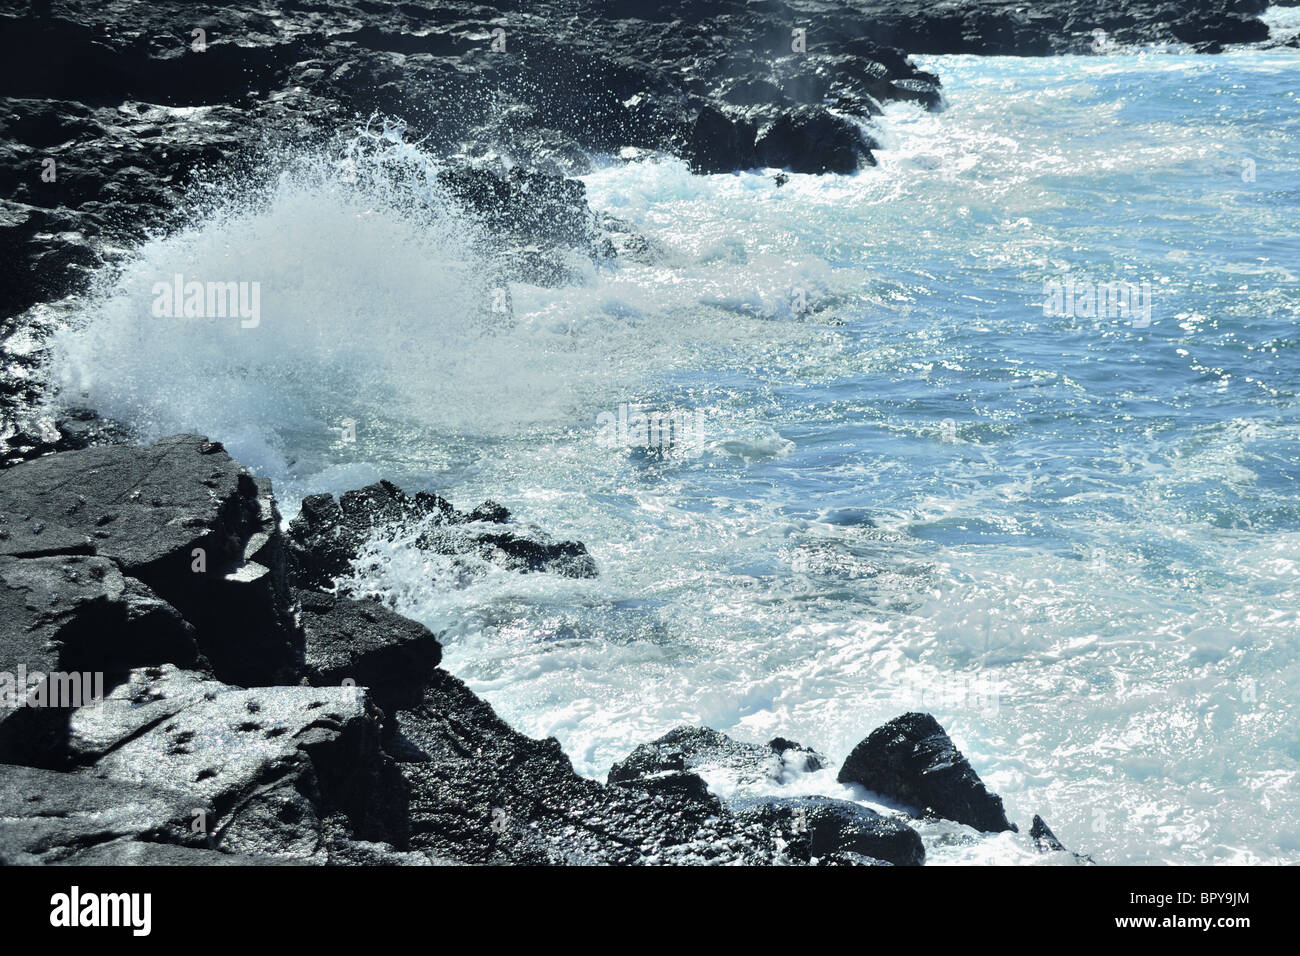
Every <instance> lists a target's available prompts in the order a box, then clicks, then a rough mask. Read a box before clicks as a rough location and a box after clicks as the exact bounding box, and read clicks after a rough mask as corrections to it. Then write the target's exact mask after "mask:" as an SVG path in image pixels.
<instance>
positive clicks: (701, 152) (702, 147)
mask: <svg viewBox="0 0 1300 956" xmlns="http://www.w3.org/2000/svg"><path fill="white" fill-rule="evenodd" d="M756 133H757V127H756V126H755V124H754V122H753V121H752V120H749V119H745V118H743V117H731V116H728V115H727V114H726V113H724V112H723V111H722V110H720V109H718V108H716V107H713V106H706V107H705V108H704V109H702V110H700V115H699V116H698V117H697V118H696V120H695V123H694V125H693V126H692V127H691V133H690V137H689V138H688V140H687V143H686V149H685V154H686V159H687V161H688V162H689V163H690V164H691V168H692V169H693V170H694V171H695V172H697V173H729V172H731V171H733V170H737V169H750V168H751V167H754V166H757V165H758V154H757V153H756V152H755V151H754V137H755V135H756Z"/></svg>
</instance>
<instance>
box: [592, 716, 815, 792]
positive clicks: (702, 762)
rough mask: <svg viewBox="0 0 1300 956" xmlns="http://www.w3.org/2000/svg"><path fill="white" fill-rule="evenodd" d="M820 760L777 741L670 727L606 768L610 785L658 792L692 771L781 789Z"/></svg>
mask: <svg viewBox="0 0 1300 956" xmlns="http://www.w3.org/2000/svg"><path fill="white" fill-rule="evenodd" d="M824 760H825V758H824V757H822V755H821V754H819V753H817V752H816V751H814V750H810V749H808V748H806V747H802V746H800V745H799V744H797V743H795V742H794V741H790V740H785V739H784V738H781V737H777V738H776V739H774V740H772V741H770V742H769V743H768V744H767V745H761V744H745V743H740V742H739V741H736V740H732V739H731V738H730V737H728V736H727V735H726V734H722V733H719V732H718V731H716V730H711V729H709V728H708V727H691V726H687V725H683V726H681V727H675V728H673V729H672V730H670V731H668V733H666V734H664V735H663V736H662V737H660V738H658V739H657V740H652V741H651V742H650V743H647V744H642V745H641V746H639V747H637V748H636V749H635V750H633V751H632V753H630V754H628V756H626V757H625V758H623V759H622V760H620V761H619V762H618V763H616V764H614V766H613V767H611V768H610V771H609V776H608V780H609V782H610V783H612V784H621V785H629V786H643V787H647V788H649V787H654V788H659V787H662V786H665V785H668V784H666V783H665V781H666V780H668V781H672V780H676V779H677V777H678V776H680V775H683V774H686V772H687V771H692V772H691V773H689V774H686V775H688V776H695V777H697V779H698V775H697V774H696V773H694V772H693V771H698V770H725V771H727V773H728V774H729V775H730V776H731V777H733V778H734V779H735V780H736V781H737V782H742V783H753V782H759V781H770V782H774V783H784V782H787V781H788V779H789V778H790V777H792V776H794V775H797V774H800V773H804V772H806V771H809V770H817V769H819V768H821V767H822V766H823V765H824Z"/></svg>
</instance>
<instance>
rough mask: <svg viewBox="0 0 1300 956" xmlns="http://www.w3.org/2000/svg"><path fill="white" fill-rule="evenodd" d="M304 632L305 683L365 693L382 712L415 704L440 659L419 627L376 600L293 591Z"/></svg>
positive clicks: (433, 643)
mask: <svg viewBox="0 0 1300 956" xmlns="http://www.w3.org/2000/svg"><path fill="white" fill-rule="evenodd" d="M293 595H294V598H295V600H296V601H297V603H298V606H299V609H300V614H301V620H302V625H303V630H304V631H305V633H306V641H307V653H306V673H307V682H308V683H309V684H312V685H313V686H316V687H329V686H335V687H337V686H339V685H341V684H342V683H343V682H344V681H345V680H350V681H352V682H353V683H355V684H359V685H361V686H363V687H366V688H369V690H370V695H371V699H372V700H373V701H374V702H375V703H376V704H377V705H378V706H379V707H381V708H382V709H383V710H384V711H385V712H388V713H391V712H393V711H395V710H397V709H399V708H402V707H413V706H415V705H417V704H419V702H420V699H421V696H422V694H423V691H424V685H425V684H427V683H428V681H429V679H430V678H431V677H432V676H433V671H434V669H435V668H436V667H437V666H438V662H439V661H441V660H442V645H441V644H439V643H438V639H437V638H436V637H434V635H433V634H432V632H430V631H429V629H428V628H426V627H425V626H424V625H423V624H420V623H418V622H416V621H412V620H410V619H409V618H405V617H402V616H401V615H400V614H395V613H394V612H392V611H390V610H388V608H386V607H384V606H383V605H382V604H380V603H378V602H377V601H353V600H349V599H348V598H341V597H335V596H334V595H330V594H323V593H321V592H319V591H301V590H295V591H294V592H293Z"/></svg>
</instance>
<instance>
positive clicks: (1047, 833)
mask: <svg viewBox="0 0 1300 956" xmlns="http://www.w3.org/2000/svg"><path fill="white" fill-rule="evenodd" d="M1029 838H1030V839H1031V840H1033V841H1034V846H1035V847H1037V849H1038V851H1039V852H1040V853H1051V852H1057V851H1063V850H1064V849H1065V844H1064V843H1062V842H1061V841H1060V840H1058V839H1057V838H1056V834H1055V833H1053V832H1052V830H1051V828H1050V827H1048V825H1047V824H1046V823H1044V822H1043V818H1042V817H1040V816H1039V815H1038V814H1036V813H1035V814H1034V822H1033V824H1032V825H1031V826H1030V828H1029Z"/></svg>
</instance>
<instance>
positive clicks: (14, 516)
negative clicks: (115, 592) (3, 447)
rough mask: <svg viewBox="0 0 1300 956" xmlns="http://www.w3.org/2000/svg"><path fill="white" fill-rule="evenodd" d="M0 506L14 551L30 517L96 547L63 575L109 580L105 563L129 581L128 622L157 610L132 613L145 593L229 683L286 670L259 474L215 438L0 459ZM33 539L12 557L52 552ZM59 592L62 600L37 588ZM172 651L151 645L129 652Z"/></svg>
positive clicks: (276, 572)
mask: <svg viewBox="0 0 1300 956" xmlns="http://www.w3.org/2000/svg"><path fill="white" fill-rule="evenodd" d="M0 509H3V511H4V513H5V514H6V515H8V516H9V517H10V523H9V525H8V527H12V528H14V529H15V530H14V532H11V535H12V534H14V533H16V534H18V535H19V536H20V539H19V540H20V541H26V542H28V543H27V544H21V543H20V545H19V549H20V552H21V553H31V548H32V543H31V542H32V541H33V540H34V538H35V537H36V536H37V531H36V529H37V528H38V526H39V527H41V528H43V530H42V531H40V532H39V534H40V535H49V534H54V535H57V536H59V538H60V539H61V540H62V541H64V543H65V546H66V547H68V548H69V549H71V554H73V555H80V554H82V553H84V552H85V551H86V550H87V547H89V550H90V552H91V553H92V554H93V556H94V557H95V558H97V559H99V560H97V561H90V562H82V565H81V566H78V565H77V564H76V563H75V562H74V561H73V560H72V559H71V558H69V559H67V560H65V561H63V562H62V566H63V567H68V568H71V569H72V570H69V571H68V572H67V573H66V574H65V575H64V577H65V578H66V577H69V576H73V577H74V578H75V579H76V580H83V579H91V578H93V579H95V580H106V581H107V584H106V585H105V586H106V587H109V588H115V587H121V586H123V585H119V584H117V583H116V579H114V578H113V576H112V573H111V572H112V571H113V569H116V571H117V572H120V574H121V575H123V576H125V577H127V578H130V579H133V580H134V581H136V582H139V586H138V587H137V588H136V590H137V597H136V599H135V600H134V603H133V604H131V606H132V607H135V608H136V611H135V612H132V613H133V620H132V621H131V625H132V626H131V628H130V629H129V630H130V631H131V632H132V633H133V634H135V633H137V632H140V631H143V630H148V629H150V628H152V627H154V626H155V625H156V623H157V621H158V620H159V618H158V617H157V615H155V614H148V613H140V612H142V611H144V610H147V608H145V607H144V605H143V604H142V602H146V601H147V600H153V598H152V596H156V597H157V598H158V599H161V602H166V604H167V605H170V606H171V607H172V608H174V609H175V610H176V611H178V612H179V613H180V614H181V615H182V616H183V617H184V618H185V620H186V621H188V622H189V623H190V624H191V625H192V626H193V629H194V632H195V640H196V642H197V644H198V646H199V649H200V651H201V652H202V654H203V656H204V657H205V658H206V659H207V661H208V662H209V663H210V664H211V666H212V667H213V669H214V670H215V672H216V673H217V674H218V675H219V676H222V677H224V678H226V679H229V680H231V681H235V682H238V683H273V682H277V681H283V680H285V679H288V678H294V677H296V674H297V672H298V669H299V668H300V666H301V664H300V662H301V655H302V637H301V633H300V631H299V629H298V628H297V626H296V625H295V624H294V622H293V619H292V616H291V615H290V613H289V593H288V583H287V580H286V578H285V561H284V554H283V548H282V538H281V534H280V528H279V513H278V512H277V511H276V507H275V502H274V498H273V497H272V495H271V487H270V483H269V482H267V481H264V480H261V481H259V480H258V479H256V478H254V477H252V476H251V475H249V474H248V472H247V471H246V470H245V469H244V468H242V467H241V466H240V465H239V464H238V463H236V462H235V461H233V460H232V459H231V458H230V456H229V455H228V454H226V452H225V450H224V449H223V448H222V447H221V445H220V444H219V443H216V442H210V441H208V440H207V439H205V438H203V437H201V436H196V435H178V436H174V437H172V438H167V439H163V440H162V441H159V442H158V443H157V444H154V445H151V446H147V447H144V448H136V447H129V446H121V445H109V446H100V447H95V448H87V449H84V450H81V451H71V452H66V453H62V454H55V455H49V456H45V457H43V458H38V459H35V460H32V461H29V462H25V463H23V464H20V465H17V466H15V467H13V468H9V469H6V470H4V471H0ZM87 542H89V545H88V546H87ZM40 548H41V549H43V550H44V552H46V553H47V554H50V555H51V556H49V557H43V558H26V559H24V561H26V562H31V561H37V560H41V561H46V562H55V563H57V559H56V558H55V557H53V555H54V554H58V553H60V552H51V549H50V545H49V544H48V541H47V543H46V544H44V545H42V546H40ZM24 549H25V550H24ZM23 567H30V564H25V565H23ZM18 573H19V571H18V570H17V568H15V569H14V570H12V571H11V572H10V574H11V576H12V575H17V574H18ZM65 599H66V600H72V598H71V597H67V598H63V597H60V596H59V595H55V594H51V595H50V596H49V597H48V598H47V599H46V600H47V601H49V602H55V603H59V602H61V601H63V600H65ZM128 603H130V602H128ZM33 613H35V612H33ZM134 639H138V640H146V639H147V638H144V637H139V638H134ZM64 643H65V644H66V643H67V641H64ZM174 660H175V658H174V657H173V656H169V655H167V654H157V655H155V656H154V658H153V659H151V660H138V659H137V660H135V661H134V662H133V663H136V664H144V663H164V662H167V661H174ZM175 662H176V663H185V661H183V660H182V661H175Z"/></svg>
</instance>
